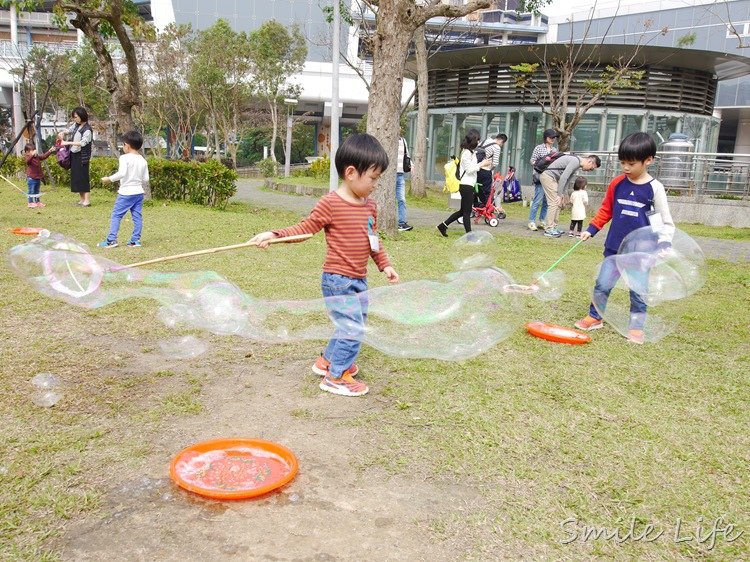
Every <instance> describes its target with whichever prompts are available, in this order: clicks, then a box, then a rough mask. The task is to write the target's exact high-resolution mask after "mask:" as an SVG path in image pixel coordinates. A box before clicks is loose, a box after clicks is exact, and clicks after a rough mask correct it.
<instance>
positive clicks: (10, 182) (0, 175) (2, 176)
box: [0, 174, 26, 195]
mask: <svg viewBox="0 0 750 562" xmlns="http://www.w3.org/2000/svg"><path fill="white" fill-rule="evenodd" d="M0 178H3V179H4V180H5V181H7V182H8V183H9V184H10V185H12V186H13V187H15V188H16V189H17V190H18V191H20V192H21V194H22V195H26V192H25V191H23V190H22V189H21V188H20V187H18V186H17V185H16V184H14V183H13V182H12V181H10V180H9V179H8V178H6V177H5V176H4V175H2V174H0Z"/></svg>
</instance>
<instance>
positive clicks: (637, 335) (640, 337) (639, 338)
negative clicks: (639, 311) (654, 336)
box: [628, 330, 646, 345]
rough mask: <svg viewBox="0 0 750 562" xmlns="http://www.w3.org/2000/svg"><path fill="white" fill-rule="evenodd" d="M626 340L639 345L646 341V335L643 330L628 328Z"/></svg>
mask: <svg viewBox="0 0 750 562" xmlns="http://www.w3.org/2000/svg"><path fill="white" fill-rule="evenodd" d="M628 341H629V342H631V343H637V344H638V345H641V344H642V343H643V342H644V341H646V335H645V334H644V333H643V330H628Z"/></svg>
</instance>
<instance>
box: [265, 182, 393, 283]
mask: <svg viewBox="0 0 750 562" xmlns="http://www.w3.org/2000/svg"><path fill="white" fill-rule="evenodd" d="M377 229H378V208H377V205H376V203H375V201H373V200H372V199H367V200H366V201H365V202H364V203H361V204H360V203H350V202H348V201H345V200H344V199H342V198H341V196H340V195H339V194H338V193H336V192H333V193H329V194H327V195H324V196H323V197H321V199H320V201H318V203H317V204H316V205H315V207H314V208H313V210H312V211H311V212H310V215H309V216H308V217H307V218H306V219H304V220H303V221H302V222H300V223H299V224H296V225H294V226H290V227H288V228H280V229H278V230H274V231H273V233H274V234H275V235H276V236H278V237H282V236H293V235H295V234H315V233H316V232H319V231H321V230H324V231H325V236H326V244H327V246H328V248H327V250H326V258H325V261H324V262H323V271H324V272H325V273H338V274H339V275H345V276H347V277H352V278H355V279H364V278H365V277H367V260H368V258H369V257H370V256H372V259H373V261H374V262H375V264H376V265H377V266H378V270H380V271H383V269H385V268H386V267H388V266H390V265H391V262H390V260H389V258H388V254H387V253H386V252H385V249H384V248H383V246H382V244H380V248H379V249H378V251H373V250H372V249H371V248H370V239H369V236H368V234H374V235H376V236H377V233H378V230H377Z"/></svg>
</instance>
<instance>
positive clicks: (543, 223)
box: [542, 221, 547, 230]
mask: <svg viewBox="0 0 750 562" xmlns="http://www.w3.org/2000/svg"><path fill="white" fill-rule="evenodd" d="M542 230H547V221H542Z"/></svg>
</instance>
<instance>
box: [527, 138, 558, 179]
mask: <svg viewBox="0 0 750 562" xmlns="http://www.w3.org/2000/svg"><path fill="white" fill-rule="evenodd" d="M554 151H555V148H554V147H552V148H550V147H549V146H547V145H546V144H545V143H542V144H538V145H536V146H535V147H534V151H533V152H532V153H531V159H530V160H529V163H530V164H531V179H532V181H533V182H534V183H539V172H537V171H536V170H535V169H534V163H535V162H536V161H537V160H539V159H540V158H541V157H542V156H547V154H549V153H550V152H554Z"/></svg>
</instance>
